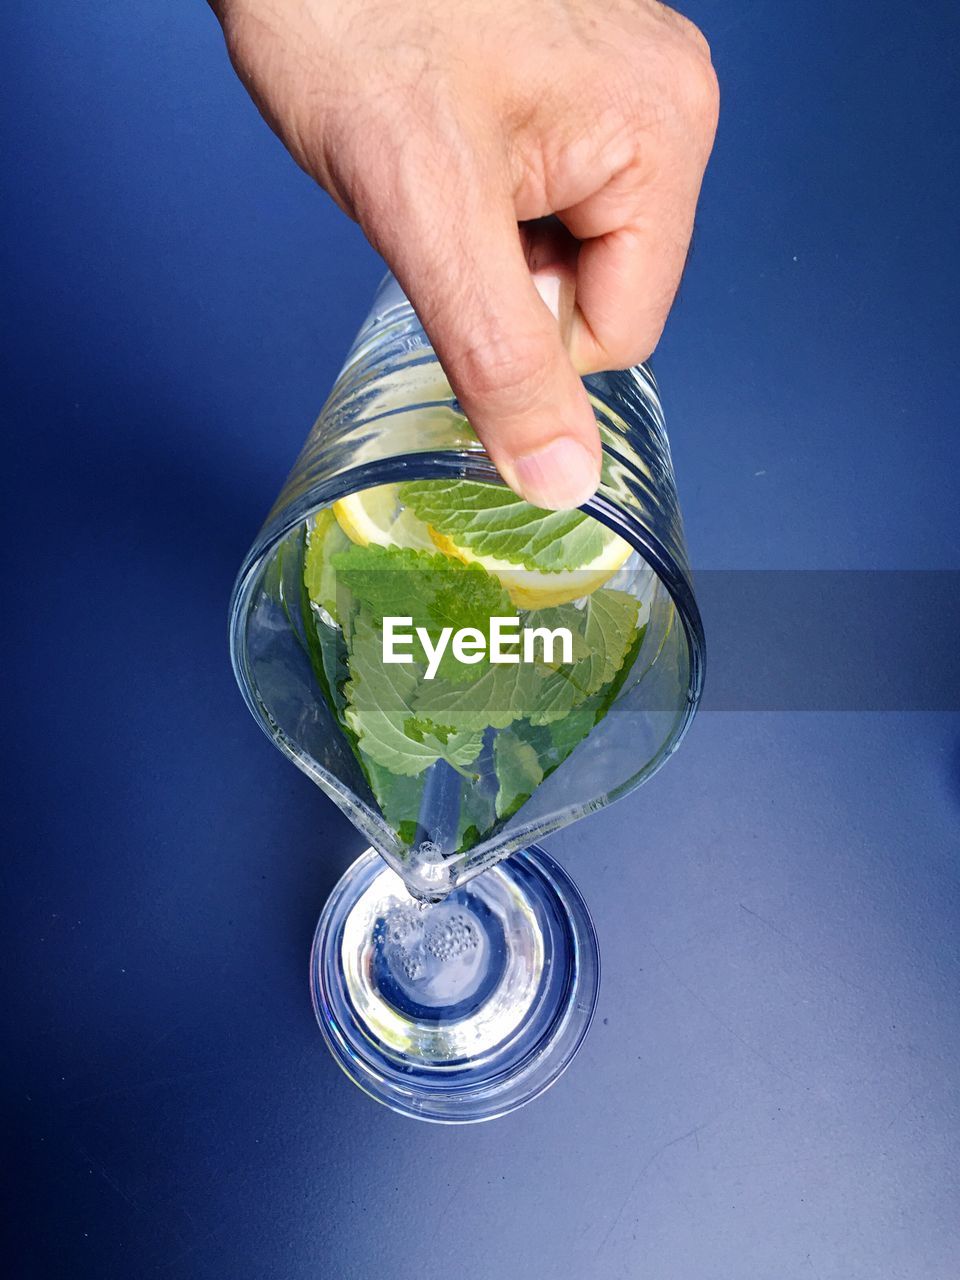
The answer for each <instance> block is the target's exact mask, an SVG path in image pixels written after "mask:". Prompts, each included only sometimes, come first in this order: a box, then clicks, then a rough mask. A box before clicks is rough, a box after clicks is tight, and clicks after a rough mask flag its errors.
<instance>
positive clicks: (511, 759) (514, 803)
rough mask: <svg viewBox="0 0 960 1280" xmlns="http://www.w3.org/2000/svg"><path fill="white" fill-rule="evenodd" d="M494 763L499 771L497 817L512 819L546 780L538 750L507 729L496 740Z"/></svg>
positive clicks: (494, 742) (494, 743) (494, 741)
mask: <svg viewBox="0 0 960 1280" xmlns="http://www.w3.org/2000/svg"><path fill="white" fill-rule="evenodd" d="M493 763H494V768H495V769H496V771H497V782H498V784H499V786H498V789H497V801H496V808H497V817H498V818H510V817H512V816H513V815H514V814H515V813H516V812H517V810H518V809H519V808H520V806H521V805H522V804H523V803H524V802H525V801H527V800H529V799H530V796H531V795H532V794H533V792H534V790H535V789H536V788H537V787H538V786H539V785H540V783H541V781H542V779H543V768H542V767H541V764H540V757H539V755H538V754H537V751H536V748H535V747H533V746H531V744H530V743H529V742H525V741H524V740H523V738H521V737H520V736H519V735H518V734H516V733H514V731H513V730H512V729H504V730H503V732H502V733H498V734H497V736H496V737H495V738H494V740H493Z"/></svg>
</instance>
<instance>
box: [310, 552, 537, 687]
mask: <svg viewBox="0 0 960 1280" xmlns="http://www.w3.org/2000/svg"><path fill="white" fill-rule="evenodd" d="M333 569H334V571H335V573H336V575H337V582H338V588H339V591H340V594H341V597H342V595H343V593H344V590H346V591H348V592H349V593H350V595H351V596H352V597H353V599H354V600H355V601H357V602H358V603H360V604H362V605H363V606H364V607H365V608H366V610H367V611H368V613H369V614H370V615H371V617H373V618H374V619H375V620H376V621H377V622H380V621H382V619H383V618H384V617H387V616H392V617H400V618H411V619H412V622H411V631H412V632H415V629H416V628H417V627H423V628H424V629H425V630H426V631H427V632H428V633H429V635H430V637H431V640H432V641H434V642H435V641H436V639H437V638H438V636H439V635H440V632H441V631H442V630H443V628H444V627H450V628H452V630H453V632H454V633H456V632H457V631H459V630H461V629H462V628H464V627H475V628H476V629H477V630H479V631H481V632H483V633H484V634H486V632H487V630H488V628H489V622H490V618H491V617H494V616H498V617H516V613H517V611H516V609H515V608H514V606H513V605H512V604H511V602H510V597H509V596H508V595H507V593H506V591H505V590H504V589H503V587H502V586H501V585H500V582H499V581H498V580H497V579H496V578H494V577H493V576H492V575H491V574H489V573H487V572H486V570H485V569H483V568H481V567H480V566H479V565H465V564H461V563H460V562H459V561H457V560H451V559H449V558H448V557H447V556H444V555H440V554H439V553H438V554H436V555H432V554H430V553H429V552H424V551H412V550H409V549H408V548H401V547H377V546H367V547H357V546H351V547H349V549H348V550H346V551H341V552H339V553H338V554H337V555H335V556H334V557H333ZM341 611H342V605H341ZM412 653H413V655H414V657H415V658H416V659H417V660H419V661H423V662H426V654H425V652H424V650H423V648H422V646H421V645H420V642H419V640H417V639H414V641H413V647H412ZM479 676H480V664H470V663H463V662H459V661H458V660H457V658H456V657H455V655H454V653H453V650H452V648H451V647H450V646H448V647H447V649H446V651H445V652H444V654H443V657H442V658H441V661H440V666H439V668H438V670H437V678H438V679H441V680H449V681H452V682H454V683H457V684H465V683H469V682H470V681H472V680H476V679H477V678H478V677H479Z"/></svg>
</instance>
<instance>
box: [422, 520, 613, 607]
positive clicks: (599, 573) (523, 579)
mask: <svg viewBox="0 0 960 1280" xmlns="http://www.w3.org/2000/svg"><path fill="white" fill-rule="evenodd" d="M604 532H605V534H606V536H605V537H604V541H603V549H602V551H601V552H600V554H599V555H598V556H596V557H595V558H594V559H593V560H591V561H589V563H587V564H584V565H581V566H580V568H578V569H568V570H565V571H561V572H557V573H547V572H543V571H541V570H539V569H525V568H524V567H523V565H519V564H512V563H511V562H510V561H509V560H498V559H497V558H496V557H495V556H481V555H477V554H476V553H475V552H473V551H471V550H469V548H467V547H458V546H457V544H456V543H455V542H454V541H453V539H452V538H449V537H447V536H446V535H445V534H442V533H437V531H436V530H435V529H431V530H430V536H431V537H432V538H433V541H434V543H435V544H436V546H437V547H439V548H440V550H441V551H442V552H443V553H444V554H445V555H448V556H455V557H456V559H458V560H462V561H463V563H464V564H478V565H480V566H481V567H482V568H484V569H486V571H487V573H492V574H493V575H494V577H496V578H499V579H500V581H501V582H502V583H503V585H504V586H505V587H506V589H507V594H508V595H509V596H510V599H511V600H512V601H513V603H514V604H515V605H516V606H517V608H518V609H546V608H549V607H550V606H551V605H557V604H569V602H570V601H571V600H579V599H580V598H581V596H588V595H590V593H591V591H596V590H597V588H598V587H602V586H603V584H604V583H605V582H608V581H609V580H610V579H611V578H612V577H613V575H614V574H615V573H616V572H617V570H618V569H622V568H623V566H624V564H626V562H627V560H628V559H629V558H630V555H631V553H632V551H633V548H632V547H631V546H630V544H629V543H628V542H625V541H624V540H623V538H621V537H620V536H619V534H616V533H613V532H612V531H609V532H608V531H607V530H606V529H605V530H604Z"/></svg>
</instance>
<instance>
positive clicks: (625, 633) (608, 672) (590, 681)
mask: <svg viewBox="0 0 960 1280" xmlns="http://www.w3.org/2000/svg"><path fill="white" fill-rule="evenodd" d="M637 612H638V605H637V601H636V599H635V598H634V597H633V596H632V595H630V594H629V592H627V591H615V590H611V589H608V588H601V589H600V590H599V591H594V592H593V594H592V595H590V596H588V597H587V600H586V602H585V604H584V606H583V608H582V609H578V608H576V606H573V605H561V606H559V607H558V608H556V609H543V610H539V611H538V612H537V613H536V614H532V613H531V614H529V615H528V617H527V619H526V625H527V626H530V625H531V619H532V618H534V617H537V618H538V619H539V620H540V621H539V623H538V625H541V626H549V627H551V628H552V627H555V626H557V625H564V626H569V627H570V629H571V632H572V633H573V634H575V635H576V636H577V637H578V638H579V640H580V645H579V648H577V646H575V661H574V662H573V663H571V664H570V665H564V666H560V667H557V668H556V669H555V670H554V671H553V672H551V673H550V674H549V675H547V677H546V679H545V680H544V682H543V685H542V687H541V688H540V690H539V691H538V694H537V701H536V705H535V706H532V707H531V708H530V710H529V712H528V713H527V718H528V719H530V720H531V721H532V722H533V723H534V724H550V723H551V722H552V721H555V720H560V719H562V718H563V717H564V716H567V715H569V714H570V712H571V711H572V710H573V708H574V707H576V706H577V705H578V704H579V703H581V702H583V701H584V699H586V698H589V697H590V696H591V695H592V694H594V693H596V692H597V691H598V690H599V689H601V688H603V686H604V685H605V684H607V683H608V682H609V681H610V680H612V679H613V677H614V676H615V675H616V674H617V672H618V671H619V670H620V669H621V667H622V666H623V665H624V661H625V659H626V657H627V654H628V652H629V650H630V646H631V644H632V643H633V640H634V638H635V636H636V634H637ZM554 615H560V616H561V617H562V622H560V623H558V622H557V621H554ZM577 652H579V653H580V654H582V656H581V657H579V658H576V653H577Z"/></svg>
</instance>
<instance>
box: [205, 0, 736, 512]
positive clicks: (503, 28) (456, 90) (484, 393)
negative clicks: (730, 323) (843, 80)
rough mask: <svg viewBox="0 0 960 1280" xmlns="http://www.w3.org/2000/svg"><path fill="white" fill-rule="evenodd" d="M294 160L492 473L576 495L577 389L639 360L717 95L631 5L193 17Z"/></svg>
mask: <svg viewBox="0 0 960 1280" xmlns="http://www.w3.org/2000/svg"><path fill="white" fill-rule="evenodd" d="M211 2H212V5H213V8H214V10H215V12H216V14H217V16H218V18H219V19H220V22H221V25H222V26H223V30H224V34H225V36H226V41H227V47H228V50H229V53H230V57H231V60H232V61H233V64H234V67H235V68H236V70H237V72H238V74H239V75H240V77H241V79H242V80H243V82H244V84H245V85H246V87H247V89H248V90H249V92H250V94H251V95H252V97H253V98H254V100H255V101H256V103H257V105H258V107H259V108H260V111H261V112H262V113H263V115H264V117H265V118H266V120H267V121H268V123H269V124H270V126H271V127H272V128H273V129H274V131H275V132H276V133H277V134H278V135H279V137H280V138H281V139H282V141H283V143H284V144H285V146H286V147H287V149H288V150H289V151H290V153H291V155H292V156H293V157H294V159H295V160H296V161H297V163H298V164H299V165H300V166H301V167H302V168H303V169H305V170H306V171H307V173H309V174H310V175H311V176H312V177H314V178H315V179H316V181H317V182H318V183H319V184H320V186H321V187H323V188H324V190H325V191H327V192H328V193H329V195H330V196H331V197H332V198H333V199H334V200H335V201H336V203H337V204H338V205H339V206H340V208H341V209H343V211H344V212H345V213H347V214H348V215H349V216H350V217H351V218H354V219H355V220H356V221H357V222H358V223H359V224H360V226H361V227H362V228H363V230H364V232H365V234H366V235H367V237H368V239H369V240H370V242H371V244H372V245H373V246H374V248H376V249H377V250H378V251H379V252H380V253H381V254H382V256H383V257H384V258H385V260H386V261H387V263H388V264H389V266H390V267H391V269H392V270H393V272H394V274H395V275H396V277H397V279H398V280H399V281H400V284H401V286H402V287H403V289H404V291H405V292H406V294H407V296H408V297H409V298H410V300H411V302H412V303H413V306H414V308H415V309H416V312H417V314H418V316H419V317H420V320H421V323H422V324H423V326H424V328H425V330H426V332H427V334H428V336H429V337H430V340H431V342H432V343H433V345H434V347H435V349H436V351H437V354H438V356H439V358H440V361H441V364H442V365H443V368H444V370H445V372H446V374H447V377H448V378H449V380H450V383H451V386H452V387H453V389H454V391H455V392H456V394H457V396H458V397H459V399H460V402H461V404H462V405H463V408H464V411H465V412H466V414H467V416H468V418H469V420H470V422H471V424H472V425H473V427H474V429H475V430H476V432H477V435H478V436H479V437H480V439H481V440H482V441H483V443H484V445H485V447H486V449H487V451H488V453H489V454H490V456H491V457H492V458H493V461H494V462H495V464H496V466H497V468H498V470H499V471H500V473H501V475H502V476H503V477H504V479H505V480H506V481H507V483H508V484H509V485H510V486H511V487H512V488H513V489H514V490H515V491H516V492H517V493H519V494H520V495H521V496H523V497H525V498H526V499H527V500H528V501H530V502H533V503H535V504H536V505H537V506H541V507H549V508H567V507H574V506H579V505H580V504H582V503H583V502H585V501H586V500H587V498H588V497H589V496H590V495H591V494H592V493H593V491H594V490H595V489H596V486H597V483H598V481H599V474H600V441H599V437H598V434H597V428H596V424H595V421H594V418H593V413H592V411H591V409H590V406H589V404H588V401H587V397H586V393H585V391H584V388H583V385H582V383H581V382H580V378H579V376H578V375H580V374H583V373H589V372H594V371H597V370H601V369H616V368H624V367H626V366H628V365H631V364H636V363H638V362H639V361H641V360H645V359H646V358H647V357H648V356H649V355H650V353H651V351H652V350H653V349H654V347H655V346H656V344H657V341H658V339H659V337H660V334H661V331H662V329H663V325H664V322H665V320H666V318H667V313H668V312H669V310H670V307H671V304H672V302H673V299H674V295H675V294H676V291H677V286H678V284H679V282H680V275H681V273H682V270H683V266H684V262H685V260H686V255H687V250H688V247H689V243H690V236H691V233H692V230H693V220H694V213H695V210H696V203H697V198H698V196H699V192H700V183H701V180H702V177H703V171H704V168H705V166H706V163H707V159H708V157H709V154H710V150H711V147H712V145H713V138H714V133H715V131H716V124H717V110H718V90H717V81H716V76H715V75H714V71H713V67H712V65H711V62H710V52H709V49H708V47H707V43H706V41H705V40H704V38H703V36H702V35H701V34H700V32H699V31H698V30H697V28H696V27H695V26H693V24H692V23H690V22H688V21H687V20H686V19H685V18H683V17H681V16H680V15H679V14H678V13H675V12H674V11H673V10H672V9H669V8H667V7H666V6H665V5H662V4H658V3H656V2H655V0H404V3H402V4H400V3H397V2H396V0H392V2H391V0H211Z"/></svg>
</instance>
